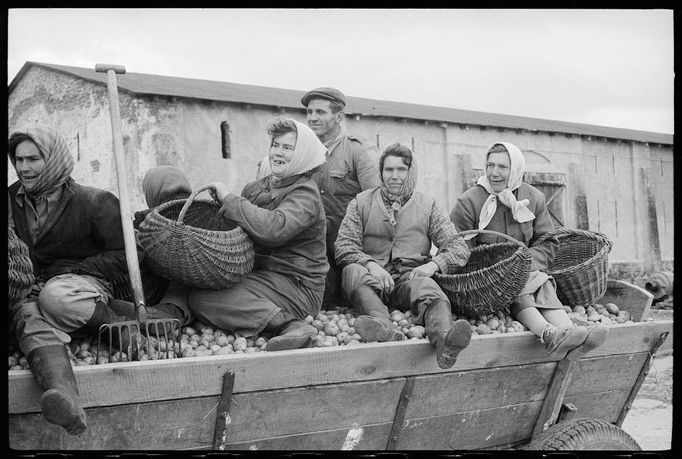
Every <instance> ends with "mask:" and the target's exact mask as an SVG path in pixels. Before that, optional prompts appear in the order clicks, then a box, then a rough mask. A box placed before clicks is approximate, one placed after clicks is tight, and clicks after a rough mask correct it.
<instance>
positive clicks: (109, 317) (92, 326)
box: [80, 300, 146, 352]
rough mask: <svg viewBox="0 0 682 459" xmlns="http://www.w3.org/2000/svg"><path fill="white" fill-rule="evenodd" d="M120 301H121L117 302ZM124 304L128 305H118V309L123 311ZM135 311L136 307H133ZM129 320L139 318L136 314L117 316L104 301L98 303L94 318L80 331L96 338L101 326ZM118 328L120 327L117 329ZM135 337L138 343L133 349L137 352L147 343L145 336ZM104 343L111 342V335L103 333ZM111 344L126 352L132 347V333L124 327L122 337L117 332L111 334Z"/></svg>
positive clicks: (93, 314)
mask: <svg viewBox="0 0 682 459" xmlns="http://www.w3.org/2000/svg"><path fill="white" fill-rule="evenodd" d="M117 301H119V300H117ZM122 303H127V302H120V301H119V303H117V304H116V307H117V308H119V309H121V308H123V307H124V306H123V305H122ZM130 305H131V306H133V304H132V303H130ZM133 310H134V306H133ZM128 320H137V317H136V316H135V314H134V312H133V314H132V315H128V314H126V315H117V313H115V312H114V310H113V309H111V308H110V307H109V306H108V305H107V303H105V302H103V301H97V303H96V304H95V310H94V311H93V313H92V316H91V317H90V319H89V320H88V321H87V323H86V324H85V325H84V326H83V327H82V328H81V329H80V331H83V332H86V333H90V334H93V335H95V336H98V335H99V328H100V326H102V325H104V324H111V323H114V322H124V321H128ZM116 328H118V327H116ZM133 336H135V337H136V338H137V343H135V344H134V345H133V346H132V347H131V349H132V351H134V352H137V350H139V349H142V348H143V347H144V345H145V343H146V339H145V338H144V336H142V334H141V333H133ZM102 341H103V342H104V343H108V342H109V333H108V332H105V331H103V332H102ZM111 344H112V346H114V347H117V348H118V349H119V350H120V351H122V352H123V351H125V350H127V349H128V348H129V347H130V345H131V340H130V332H129V331H128V329H127V328H125V327H122V329H121V333H120V337H119V333H118V331H115V332H114V333H111Z"/></svg>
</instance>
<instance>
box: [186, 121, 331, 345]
mask: <svg viewBox="0 0 682 459" xmlns="http://www.w3.org/2000/svg"><path fill="white" fill-rule="evenodd" d="M268 134H269V135H270V136H271V137H270V149H269V161H270V165H269V166H270V167H269V174H268V175H266V176H265V177H262V178H260V179H258V180H256V181H254V182H251V183H249V184H247V185H246V186H245V187H244V189H243V190H242V193H241V196H238V195H236V194H233V193H230V192H229V191H228V189H227V187H226V185H225V184H223V183H220V182H214V183H212V184H211V185H210V188H209V189H210V191H211V194H212V195H213V197H214V199H216V200H217V201H218V202H220V203H222V207H221V209H220V212H221V213H222V215H223V216H224V217H225V218H227V219H230V220H232V221H234V222H235V223H237V224H238V225H239V226H241V227H242V228H243V229H244V230H245V231H246V232H247V233H248V234H249V236H251V238H252V239H253V241H254V244H255V249H256V256H255V264H254V268H253V271H252V272H250V273H248V274H247V275H246V277H245V279H244V280H242V281H241V282H240V283H239V284H237V285H235V286H234V287H232V288H229V289H225V290H204V289H193V290H192V291H191V292H190V295H189V305H190V308H191V309H192V311H193V312H194V314H195V315H196V316H197V317H198V318H199V319H200V320H201V321H204V322H207V323H210V324H213V325H215V326H217V327H220V328H223V329H226V330H231V331H239V332H240V333H241V334H242V335H244V336H255V335H258V334H260V333H261V332H263V331H265V332H266V333H269V334H271V335H273V338H272V339H271V340H270V341H268V344H267V350H268V351H277V350H284V349H295V348H301V347H306V346H309V345H310V344H311V340H312V337H313V336H315V334H316V333H317V329H315V328H314V327H312V326H310V325H308V324H306V323H305V321H304V320H303V319H304V318H305V317H306V316H307V315H312V316H315V315H316V314H317V313H318V312H319V310H320V308H321V305H322V295H323V293H324V282H325V276H326V274H327V270H328V269H329V264H328V263H327V256H326V244H325V228H326V227H325V214H324V209H323V207H322V199H321V197H320V192H319V190H318V188H317V185H316V184H315V182H314V181H313V179H312V174H313V172H314V171H315V170H316V169H317V168H318V166H320V165H321V164H322V163H324V161H325V151H326V149H325V147H324V145H322V143H321V142H320V141H319V140H318V138H317V136H316V135H315V133H314V132H313V131H312V130H311V129H310V128H309V127H308V126H306V125H305V124H302V123H299V122H298V121H295V120H293V119H290V118H283V119H277V120H275V121H274V122H273V123H271V124H270V125H269V126H268Z"/></svg>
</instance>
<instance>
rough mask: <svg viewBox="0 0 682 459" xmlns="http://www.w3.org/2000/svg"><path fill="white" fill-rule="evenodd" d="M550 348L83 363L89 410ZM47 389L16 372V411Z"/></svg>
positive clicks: (484, 346)
mask: <svg viewBox="0 0 682 459" xmlns="http://www.w3.org/2000/svg"><path fill="white" fill-rule="evenodd" d="M664 331H670V332H672V321H661V322H644V323H633V324H622V325H616V326H612V327H611V328H610V333H609V338H608V340H607V341H606V343H604V344H603V345H602V346H601V347H599V348H598V349H596V350H594V351H592V352H591V353H589V354H588V356H587V357H593V356H606V355H618V354H630V353H638V352H643V351H648V350H649V349H650V347H651V346H652V345H653V343H654V342H655V341H656V340H657V339H658V336H659V335H660V334H661V333H663V332H664ZM545 352H546V351H545V349H544V346H542V345H541V344H540V342H539V341H538V339H537V338H536V337H535V335H533V334H532V333H530V332H522V333H514V334H508V335H485V336H475V337H474V338H473V339H472V342H471V344H470V345H469V347H468V348H467V349H465V350H464V351H462V353H461V354H460V357H459V359H458V360H457V363H456V364H455V366H454V367H452V368H451V369H449V370H441V369H439V368H438V366H437V365H436V363H435V359H434V356H433V347H431V345H430V344H429V343H428V341H427V340H417V341H412V340H410V341H403V342H397V343H369V344H365V345H363V346H354V347H346V346H342V347H336V348H313V349H299V350H293V351H282V352H276V353H275V352H272V353H268V352H263V353H256V354H244V355H231V356H212V357H197V358H192V359H172V360H159V361H153V362H149V361H146V362H127V363H116V364H107V365H97V366H91V367H76V368H74V373H75V374H76V379H77V381H78V387H79V391H80V393H81V397H82V401H83V403H84V406H85V407H95V406H108V405H119V404H129V403H143V402H150V401H161V400H173V399H181V398H192V397H206V396H213V395H218V394H220V392H221V390H222V378H223V374H224V373H225V372H226V371H227V370H233V371H234V372H235V385H234V392H235V393H242V392H252V391H262V390H270V389H283V388H294V387H304V386H309V385H319V384H333V383H343V382H353V381H370V380H376V379H388V378H395V377H403V376H417V375H428V374H437V375H442V374H448V373H455V372H458V371H463V370H471V369H485V368H495V367H500V366H502V367H504V366H514V365H525V364H530V363H546V362H547V359H546V354H545ZM39 399H40V390H39V389H38V387H37V384H36V383H35V381H34V379H33V377H32V375H31V373H30V371H14V372H10V373H9V374H8V409H9V413H10V414H14V413H29V412H37V411H39V410H40V407H39Z"/></svg>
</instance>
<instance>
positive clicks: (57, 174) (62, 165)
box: [8, 127, 75, 199]
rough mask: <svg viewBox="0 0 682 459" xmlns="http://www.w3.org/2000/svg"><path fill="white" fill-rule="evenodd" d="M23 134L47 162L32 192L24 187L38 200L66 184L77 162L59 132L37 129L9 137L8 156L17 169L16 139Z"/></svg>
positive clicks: (26, 130)
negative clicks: (36, 147)
mask: <svg viewBox="0 0 682 459" xmlns="http://www.w3.org/2000/svg"><path fill="white" fill-rule="evenodd" d="M21 134H24V135H26V136H28V137H29V138H30V139H31V140H32V141H33V143H35V144H36V145H37V146H38V150H40V154H41V155H42V157H43V159H44V160H45V168H44V169H43V171H42V172H41V174H40V175H39V176H38V179H37V180H36V183H35V184H34V186H33V187H31V189H30V190H29V189H27V188H26V187H24V189H25V190H26V193H27V194H28V195H29V196H31V198H33V199H36V198H39V197H40V196H42V195H43V194H46V193H48V192H50V191H52V190H54V189H55V188H57V187H59V186H61V185H63V184H64V183H66V181H67V180H68V179H69V177H70V176H71V172H72V171H73V167H74V164H75V162H74V160H73V156H71V152H70V151H69V147H68V146H67V145H66V140H65V139H64V137H63V136H62V135H61V134H60V133H59V132H57V131H55V130H54V129H52V128H49V127H35V128H29V129H25V130H22V131H16V132H14V133H12V135H11V136H10V137H9V142H8V143H9V148H8V154H9V156H10V160H11V161H12V165H13V166H14V168H15V169H16V167H17V166H16V152H15V150H16V147H17V143H16V140H17V139H16V137H17V136H18V135H21Z"/></svg>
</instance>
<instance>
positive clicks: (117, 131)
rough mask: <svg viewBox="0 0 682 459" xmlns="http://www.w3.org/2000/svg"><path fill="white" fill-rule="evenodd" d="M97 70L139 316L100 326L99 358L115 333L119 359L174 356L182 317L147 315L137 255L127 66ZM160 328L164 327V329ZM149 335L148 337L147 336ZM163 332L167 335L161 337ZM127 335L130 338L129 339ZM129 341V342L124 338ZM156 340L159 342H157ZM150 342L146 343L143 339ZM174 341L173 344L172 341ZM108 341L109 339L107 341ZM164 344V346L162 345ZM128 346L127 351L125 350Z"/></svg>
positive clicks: (98, 66)
mask: <svg viewBox="0 0 682 459" xmlns="http://www.w3.org/2000/svg"><path fill="white" fill-rule="evenodd" d="M95 72H101V73H106V74H107V90H108V93H109V113H110V115H111V132H112V137H113V145H114V158H115V160H116V178H117V180H118V194H119V199H118V201H119V205H120V209H121V223H122V224H123V240H124V244H125V253H126V261H127V263H128V273H129V275H130V284H131V287H132V290H133V296H134V304H135V315H136V316H137V320H125V321H119V322H112V323H109V324H103V325H101V326H100V328H99V333H98V336H97V347H96V351H95V352H96V354H95V356H96V357H95V360H96V361H97V363H100V355H99V349H100V344H101V342H102V338H103V337H108V340H106V339H105V341H108V342H109V353H108V355H107V361H109V359H110V358H112V351H113V341H114V337H117V338H118V343H121V344H120V347H121V348H123V347H125V348H126V349H119V351H120V355H119V356H118V357H117V360H131V359H134V360H142V359H144V357H143V354H142V352H141V351H142V350H143V348H144V347H146V352H147V357H148V358H152V359H153V358H155V357H157V358H164V354H161V352H164V351H165V358H171V356H172V355H173V356H176V355H180V321H179V320H178V319H147V309H146V307H145V299H144V290H143V288H142V277H141V275H140V265H139V263H138V258H137V246H136V243H135V233H134V229H133V220H132V213H131V211H130V197H129V194H128V179H127V177H126V167H125V159H124V154H123V135H122V134H121V113H120V111H119V101H118V86H117V83H116V74H117V73H120V74H124V73H125V72H126V69H125V67H124V66H122V65H109V64H97V65H95ZM159 329H162V332H161V333H160V331H159ZM150 332H153V333H154V334H155V338H156V339H154V337H153V336H150ZM142 335H144V336H147V338H148V339H145V338H144V336H142ZM161 336H163V337H164V339H163V340H161ZM126 338H127V339H126ZM125 341H127V343H128V344H127V346H124V344H123V343H124V342H125ZM154 341H156V343H154ZM145 342H146V346H144V344H143V343H145ZM171 343H172V344H171ZM105 344H106V343H105ZM154 344H156V345H157V346H158V350H159V354H158V356H157V354H156V353H154V354H153V353H152V347H154ZM162 348H163V349H162ZM124 350H127V351H128V352H127V353H124Z"/></svg>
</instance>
